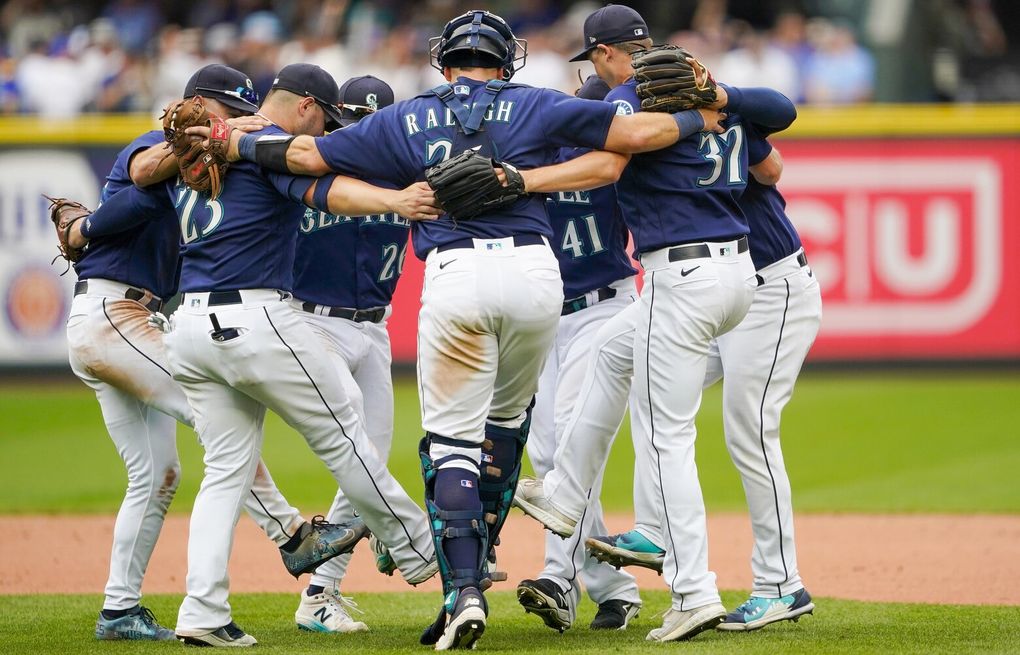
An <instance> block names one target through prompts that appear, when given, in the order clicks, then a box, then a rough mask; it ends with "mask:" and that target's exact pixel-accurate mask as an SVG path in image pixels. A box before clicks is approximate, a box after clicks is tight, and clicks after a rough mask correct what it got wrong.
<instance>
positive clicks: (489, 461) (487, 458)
mask: <svg viewBox="0 0 1020 655" xmlns="http://www.w3.org/2000/svg"><path fill="white" fill-rule="evenodd" d="M482 461H483V462H485V463H486V464H492V462H493V461H494V460H493V459H492V455H490V454H489V453H482Z"/></svg>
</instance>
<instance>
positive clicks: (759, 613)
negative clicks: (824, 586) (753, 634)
mask: <svg viewBox="0 0 1020 655" xmlns="http://www.w3.org/2000/svg"><path fill="white" fill-rule="evenodd" d="M814 611H815V604H814V603H812V602H811V594H809V593H808V592H807V589H801V590H800V591H795V592H793V593H792V594H788V595H786V596H781V597H779V598H761V597H759V596H751V597H750V598H748V599H747V600H745V601H744V603H743V604H742V605H741V606H740V607H738V608H737V609H735V610H733V611H732V612H730V613H729V614H727V615H726V618H725V619H723V622H722V623H720V624H719V625H717V626H716V629H717V630H734V631H737V630H757V629H758V628H763V627H765V626H767V625H768V624H770V623H776V622H777V621H798V620H799V619H800V617H801V616H803V615H804V614H813V613H814Z"/></svg>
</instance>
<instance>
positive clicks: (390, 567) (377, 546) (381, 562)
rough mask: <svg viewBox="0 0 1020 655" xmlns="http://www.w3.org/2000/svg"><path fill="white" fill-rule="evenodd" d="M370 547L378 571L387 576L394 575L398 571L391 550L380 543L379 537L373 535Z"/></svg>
mask: <svg viewBox="0 0 1020 655" xmlns="http://www.w3.org/2000/svg"><path fill="white" fill-rule="evenodd" d="M368 547H369V548H371V549H372V554H373V555H375V568H376V570H378V571H379V573H383V574H385V575H393V572H394V571H396V570H397V563H396V562H394V561H393V556H392V555H390V549H389V548H387V547H386V544H384V543H383V542H381V541H379V537H376V536H375V535H374V534H373V535H370V536H369V537H368Z"/></svg>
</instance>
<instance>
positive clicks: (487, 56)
mask: <svg viewBox="0 0 1020 655" xmlns="http://www.w3.org/2000/svg"><path fill="white" fill-rule="evenodd" d="M527 57H528V42H527V41H525V40H524V39H518V38H517V37H515V36H514V33H513V32H512V31H511V30H510V26H509V25H507V24H506V21H505V20H503V19H502V18H500V17H499V16H497V15H496V14H493V13H490V12H488V11H481V10H477V9H476V10H473V11H469V12H467V13H465V14H463V15H461V16H458V17H457V18H454V19H453V20H451V21H450V22H449V23H447V24H446V27H444V28H443V33H442V35H440V36H434V37H432V38H431V39H429V63H431V64H432V66H433V67H435V68H436V69H438V70H440V71H442V70H443V68H445V67H446V66H459V67H472V66H480V67H484V68H502V69H503V79H506V80H509V79H510V78H511V77H513V74H514V73H515V72H516V71H518V70H520V69H521V68H524V63H525V61H526V60H527ZM517 62H520V63H519V64H518V63H517Z"/></svg>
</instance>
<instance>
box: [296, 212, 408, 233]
mask: <svg viewBox="0 0 1020 655" xmlns="http://www.w3.org/2000/svg"><path fill="white" fill-rule="evenodd" d="M355 220H357V222H358V225H360V226H366V225H399V226H401V227H407V228H410V227H411V221H409V220H407V219H406V218H401V217H400V216H398V215H396V214H394V213H389V214H370V215H368V216H340V215H337V214H329V213H326V212H324V211H320V210H317V209H312V208H311V207H307V208H306V209H305V215H304V217H303V218H302V219H301V232H302V233H303V234H310V233H312V232H317V231H319V230H324V229H326V228H327V227H334V226H336V225H346V224H351V223H354V222H355Z"/></svg>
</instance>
